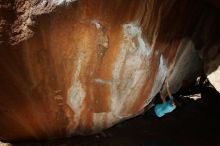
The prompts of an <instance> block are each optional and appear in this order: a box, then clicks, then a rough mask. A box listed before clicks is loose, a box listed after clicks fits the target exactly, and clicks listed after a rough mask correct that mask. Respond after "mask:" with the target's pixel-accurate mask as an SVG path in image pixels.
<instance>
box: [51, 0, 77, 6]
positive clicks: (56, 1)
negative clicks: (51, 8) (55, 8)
mask: <svg viewBox="0 0 220 146" xmlns="http://www.w3.org/2000/svg"><path fill="white" fill-rule="evenodd" d="M75 1H77V0H53V3H54V4H55V5H61V4H64V3H70V2H75Z"/></svg>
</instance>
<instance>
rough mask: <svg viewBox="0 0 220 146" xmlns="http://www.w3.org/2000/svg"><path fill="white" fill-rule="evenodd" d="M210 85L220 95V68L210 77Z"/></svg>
mask: <svg viewBox="0 0 220 146" xmlns="http://www.w3.org/2000/svg"><path fill="white" fill-rule="evenodd" d="M208 79H209V81H210V83H211V84H212V85H213V86H214V87H215V89H216V90H217V91H218V92H219V93H220V66H218V68H217V69H216V70H215V71H213V72H212V73H211V74H209V75H208Z"/></svg>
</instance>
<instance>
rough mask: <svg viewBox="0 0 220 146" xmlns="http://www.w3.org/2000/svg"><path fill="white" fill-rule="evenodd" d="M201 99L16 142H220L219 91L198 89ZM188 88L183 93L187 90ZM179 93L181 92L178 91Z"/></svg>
mask: <svg viewBox="0 0 220 146" xmlns="http://www.w3.org/2000/svg"><path fill="white" fill-rule="evenodd" d="M199 90H200V91H199V92H201V95H202V98H201V99H198V100H196V101H195V100H192V99H189V98H181V99H180V98H178V97H176V102H177V106H178V107H177V109H176V110H175V111H174V112H173V113H171V114H169V115H167V116H165V117H163V118H157V117H156V116H155V115H154V113H153V108H152V109H150V110H148V111H147V112H146V113H145V114H144V115H141V116H138V117H136V118H133V119H130V120H127V121H125V122H123V123H120V124H118V125H116V126H114V127H112V128H110V129H108V130H105V131H103V132H102V133H99V134H96V135H91V136H76V137H72V138H66V139H59V140H51V141H40V142H39V141H38V142H33V141H28V142H14V143H13V145H17V146H22V145H32V146H34V145H36V146H41V145H43V146H75V145H76V146H197V145H198V146H218V145H219V143H220V138H219V136H220V134H219V131H220V108H219V105H220V94H219V93H218V92H217V91H216V90H215V89H214V88H212V87H203V88H200V89H199ZM188 92H190V93H192V92H198V91H192V90H191V91H187V92H184V93H181V92H180V93H179V95H180V94H185V95H186V94H188ZM175 96H178V95H175Z"/></svg>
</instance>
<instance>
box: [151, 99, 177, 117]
mask: <svg viewBox="0 0 220 146" xmlns="http://www.w3.org/2000/svg"><path fill="white" fill-rule="evenodd" d="M175 108H176V106H175V105H173V96H171V97H170V99H169V100H168V101H167V102H164V103H162V104H157V105H156V106H155V108H154V112H155V114H156V115H157V116H158V117H163V116H164V115H165V114H167V113H170V112H172V111H173V110H174V109H175Z"/></svg>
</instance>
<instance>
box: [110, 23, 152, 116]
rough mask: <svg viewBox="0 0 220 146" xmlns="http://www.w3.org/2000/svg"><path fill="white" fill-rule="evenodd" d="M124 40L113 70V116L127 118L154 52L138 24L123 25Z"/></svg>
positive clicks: (145, 77)
mask: <svg viewBox="0 0 220 146" xmlns="http://www.w3.org/2000/svg"><path fill="white" fill-rule="evenodd" d="M123 33H124V40H123V42H122V45H121V50H120V52H119V55H118V57H117V59H116V62H115V66H114V69H113V83H112V98H111V100H112V104H111V106H112V107H111V109H112V113H113V115H115V116H117V117H119V118H120V117H123V118H124V117H125V116H131V115H124V113H125V112H126V111H127V110H129V109H130V108H131V107H132V105H133V104H134V102H135V101H136V100H137V98H138V94H139V93H140V90H141V89H142V87H143V86H144V83H145V82H146V79H147V77H148V71H149V68H150V67H149V64H150V59H151V56H152V50H151V48H149V46H148V44H146V43H145V41H144V39H143V36H142V31H141V28H140V27H139V26H138V25H136V24H124V25H123Z"/></svg>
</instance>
